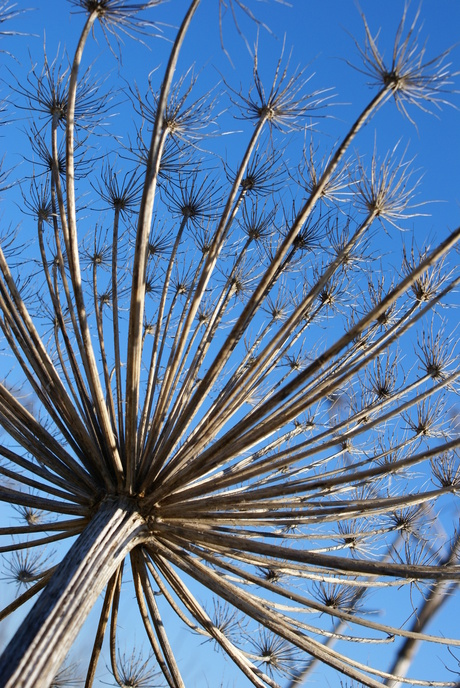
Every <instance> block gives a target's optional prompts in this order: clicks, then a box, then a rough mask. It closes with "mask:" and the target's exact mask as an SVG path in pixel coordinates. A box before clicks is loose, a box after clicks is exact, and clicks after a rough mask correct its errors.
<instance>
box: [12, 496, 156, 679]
mask: <svg viewBox="0 0 460 688" xmlns="http://www.w3.org/2000/svg"><path fill="white" fill-rule="evenodd" d="M135 506H136V505H135V503H134V502H133V501H132V500H129V499H127V498H124V497H122V498H117V499H107V500H106V501H104V502H103V503H102V505H101V507H100V508H99V510H98V511H97V513H96V514H95V516H94V517H93V518H91V520H90V521H89V523H88V525H87V527H86V528H85V530H84V531H83V532H82V534H81V535H80V536H79V538H78V539H77V540H76V542H75V543H74V545H73V546H72V547H71V549H70V550H69V552H68V554H67V555H66V556H65V557H64V559H63V561H62V563H61V565H60V566H59V567H58V569H57V570H56V572H55V574H54V575H53V577H52V579H51V580H50V582H49V584H48V585H47V586H46V588H45V590H44V591H43V593H42V594H41V596H40V598H39V599H38V601H37V602H36V604H35V605H34V607H33V608H32V610H31V611H30V613H29V614H28V616H27V617H26V619H25V620H24V622H23V623H22V625H21V626H20V628H19V629H18V631H17V632H16V634H15V636H14V637H13V639H12V640H11V642H10V643H9V645H8V647H7V648H6V650H5V652H4V653H3V655H2V657H1V658H0V677H1V678H0V686H1V687H2V688H13V686H14V688H47V687H48V686H49V685H50V683H51V681H52V679H53V677H54V675H55V673H56V671H57V670H58V668H59V666H60V664H61V663H62V661H63V660H64V658H65V656H66V654H67V652H68V651H69V649H70V647H71V645H72V643H73V641H74V639H75V637H76V636H77V634H78V632H79V630H80V628H81V627H82V625H83V623H84V621H85V619H86V617H87V616H88V614H89V612H90V611H91V609H92V607H93V604H94V603H95V602H96V600H97V598H98V597H99V595H100V594H101V592H102V590H103V589H104V586H105V585H106V584H107V582H108V581H109V580H110V578H111V576H112V574H113V573H114V571H115V570H116V569H117V567H118V566H119V565H120V563H121V562H122V560H123V559H124V557H125V556H126V554H127V553H128V552H129V551H130V550H131V549H132V548H133V547H134V546H135V545H136V544H137V543H138V542H139V541H140V540H142V538H143V535H144V534H145V533H146V525H145V522H144V519H143V518H142V516H141V515H140V514H139V513H138V512H137V510H136V508H135Z"/></svg>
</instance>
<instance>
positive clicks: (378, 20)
mask: <svg viewBox="0 0 460 688" xmlns="http://www.w3.org/2000/svg"><path fill="white" fill-rule="evenodd" d="M18 4H19V6H21V7H22V6H24V7H26V6H27V5H28V3H27V1H26V0H21V2H20V3H18ZM187 4H188V3H187V2H185V1H184V0H171V1H170V2H169V3H166V4H165V5H164V6H160V7H159V8H158V9H156V10H155V11H154V12H153V13H152V16H153V17H155V19H156V21H158V25H159V28H161V31H162V34H161V37H160V38H158V39H154V40H153V39H150V38H145V43H146V44H147V45H142V44H141V43H139V42H136V41H133V40H131V39H129V38H127V39H126V40H125V46H123V55H124V57H123V64H122V65H119V64H117V62H116V60H115V59H114V57H113V55H112V54H111V53H110V51H109V49H108V48H107V45H106V43H105V41H104V39H103V37H102V36H101V34H100V31H99V30H98V29H96V37H97V38H98V43H97V44H95V45H92V47H91V48H90V50H89V57H88V62H87V64H89V63H90V62H92V61H94V70H95V72H96V73H97V74H98V75H99V76H101V77H104V76H105V75H107V76H108V83H113V80H116V81H118V83H119V86H120V92H119V93H116V94H115V99H114V101H116V104H115V105H114V108H113V112H112V114H113V115H115V113H117V112H119V113H120V115H119V116H118V117H115V116H113V117H110V118H109V120H108V124H107V127H106V131H107V132H108V133H117V134H124V135H125V136H126V134H125V130H126V129H127V131H128V132H131V133H132V131H133V130H132V127H131V125H130V123H129V121H128V120H129V117H130V116H131V114H133V113H132V107H131V106H130V105H127V103H126V102H125V99H124V98H123V96H122V92H121V89H122V88H124V87H125V85H126V83H128V84H129V85H131V86H133V85H134V83H137V84H138V86H139V89H140V91H141V92H143V91H144V90H145V89H146V80H147V77H148V74H149V73H150V72H152V70H154V69H157V72H156V75H154V76H153V78H154V79H158V80H159V79H160V76H161V73H162V66H163V65H164V63H165V60H166V58H167V52H168V46H169V43H168V39H169V38H171V36H173V35H174V30H173V28H172V26H173V25H175V24H177V23H178V22H179V21H180V19H181V17H182V15H183V13H184V11H185V8H186V7H187ZM33 5H34V8H35V9H34V10H33V11H30V12H27V13H25V14H24V15H23V16H22V17H21V18H20V20H15V22H14V27H15V28H17V29H18V30H20V31H21V32H23V33H24V34H26V35H23V36H16V37H14V38H12V37H11V38H10V37H6V38H5V39H4V41H3V49H4V50H5V51H9V52H10V53H12V55H14V58H15V59H13V57H12V56H9V55H7V54H6V53H4V54H3V55H2V56H1V57H2V61H3V63H4V65H5V66H7V67H8V68H9V69H10V70H11V72H12V73H13V74H15V75H18V78H19V79H24V78H25V75H26V74H27V71H28V69H29V68H30V64H31V60H32V63H33V62H35V61H37V62H39V63H40V61H41V59H42V54H43V50H42V48H43V42H44V40H46V46H47V52H48V57H49V58H53V57H54V56H55V55H56V53H57V50H58V47H59V46H60V49H61V50H62V49H63V48H64V47H66V48H67V50H68V52H69V54H72V49H73V48H74V46H75V43H76V40H77V36H78V30H79V27H80V26H81V25H82V16H81V15H79V14H73V15H70V14H69V9H70V4H69V3H67V2H65V1H64V0H35V1H34V2H33ZM291 5H292V6H291V7H287V6H286V4H281V3H276V2H274V1H273V0H272V1H271V2H270V1H268V2H252V3H251V7H253V8H254V11H255V12H256V13H257V15H258V16H260V18H261V20H263V22H265V23H266V24H267V26H268V27H269V28H270V29H271V32H269V31H267V30H265V29H264V28H261V29H260V34H259V54H260V69H261V73H262V75H264V76H266V77H267V78H270V75H271V74H272V73H273V70H274V68H275V66H276V63H277V60H278V58H279V56H280V53H281V50H282V46H283V42H285V49H284V54H285V55H288V54H289V53H290V51H291V48H292V54H291V58H290V64H291V66H292V67H293V68H294V67H296V66H297V65H300V66H301V67H305V68H306V75H310V74H311V81H310V83H311V88H312V89H313V90H321V89H332V90H331V91H330V92H329V91H328V94H330V95H331V100H330V103H331V107H330V108H329V109H328V111H327V115H328V117H327V118H324V119H320V120H319V122H318V123H317V125H316V128H315V132H316V133H315V134H314V136H315V140H318V142H319V143H320V145H321V146H323V147H324V149H325V150H326V149H328V148H332V147H333V145H334V143H335V142H336V141H337V140H338V139H339V137H340V136H343V134H344V133H345V132H346V131H347V128H348V126H349V125H350V124H351V123H352V122H353V120H354V119H355V117H356V116H357V114H358V113H359V112H360V110H361V109H362V107H363V106H364V105H365V104H366V103H367V102H368V101H369V99H370V98H371V90H370V89H369V86H368V85H367V84H366V77H365V76H363V75H362V74H360V73H359V72H358V71H356V70H354V69H352V68H351V67H350V65H349V64H347V60H348V61H350V62H351V63H353V64H356V65H360V62H359V60H360V58H359V55H358V52H357V49H356V47H355V45H354V41H353V38H356V39H357V40H358V41H361V40H362V38H363V35H364V31H363V26H362V20H361V17H360V13H359V10H358V7H357V5H356V4H355V2H353V0H323V2H321V3H320V2H311V1H310V0H293V2H292V3H291ZM360 5H361V8H362V10H363V12H364V14H365V15H366V17H367V20H368V23H369V25H370V28H371V30H373V31H374V32H376V31H377V30H378V29H379V28H381V35H380V39H379V45H382V46H385V53H386V54H388V55H390V53H391V47H392V41H393V38H394V35H395V32H396V29H397V26H398V23H399V20H400V17H401V13H402V10H403V6H404V2H403V0H386V1H385V2H378V1H377V0H362V1H361V3H360ZM417 7H418V4H417V3H416V2H412V4H411V7H410V16H411V17H412V16H413V13H414V12H415V11H416V9H417ZM227 15H228V16H227V17H225V23H224V27H223V29H224V33H223V38H224V44H225V47H226V49H227V51H228V53H229V56H230V58H231V62H230V60H229V59H228V58H226V57H225V55H224V54H223V52H222V48H221V45H220V41H219V35H218V18H217V10H216V7H214V3H211V2H209V0H203V4H202V7H201V8H200V10H199V11H198V13H197V16H196V18H195V19H194V23H193V26H192V29H191V33H190V36H189V38H188V39H187V41H186V43H185V45H184V49H183V52H182V55H181V60H180V63H179V71H181V70H182V71H184V70H186V69H188V68H189V67H190V66H191V65H192V64H195V71H196V72H197V73H199V80H198V85H197V88H198V92H200V89H201V90H202V92H205V91H206V90H207V89H209V88H210V87H215V90H216V93H217V92H218V91H219V90H221V89H223V90H225V86H223V84H222V76H223V77H224V78H225V81H226V82H227V83H229V84H231V85H232V87H233V88H235V89H237V90H238V89H239V87H240V84H242V85H243V88H244V86H247V85H248V84H249V83H250V79H251V70H252V57H251V55H250V53H249V51H248V49H247V46H246V45H245V42H244V41H243V39H242V38H241V37H240V36H239V35H238V33H237V32H236V31H235V27H234V25H233V24H232V21H231V18H230V16H229V13H227ZM421 17H422V18H423V29H422V34H421V35H422V40H424V39H425V38H426V39H427V58H428V59H429V58H430V57H433V56H436V55H438V54H440V53H442V52H443V51H444V50H445V49H446V48H448V47H449V46H452V45H454V44H455V43H456V42H457V41H458V38H459V27H460V2H458V0H425V1H424V2H423V3H422V6H421ZM240 19H241V28H242V30H243V32H245V33H246V35H247V36H248V37H249V38H248V40H249V43H250V45H253V43H254V40H255V31H254V28H255V27H254V25H253V24H252V23H250V22H249V23H248V22H247V20H246V19H245V18H244V16H241V15H240ZM115 49H116V46H115ZM28 53H30V58H29V54H28ZM459 55H460V48H456V49H454V50H453V51H452V54H451V58H449V59H448V61H452V62H453V63H454V64H456V65H457V67H458V65H459V63H460V60H459ZM3 78H4V79H5V81H6V82H8V80H10V79H11V77H10V76H9V75H8V73H7V72H5V70H3ZM2 93H3V95H5V94H6V93H8V88H7V86H6V85H4V86H3V88H2ZM447 97H448V98H449V96H447ZM11 100H12V105H11V106H10V109H9V111H8V112H11V113H14V115H13V114H12V120H14V121H11V123H10V125H9V126H8V127H7V128H5V129H4V130H3V132H2V136H3V138H2V141H1V142H0V145H1V146H2V148H3V151H4V152H5V157H6V159H5V167H6V168H9V167H13V166H14V165H16V164H18V163H19V162H20V161H21V160H22V156H23V155H24V150H25V148H24V146H25V143H26V137H25V136H24V135H23V134H21V133H19V134H18V133H17V131H18V130H21V129H23V128H24V127H25V125H26V121H25V119H24V117H25V115H24V113H23V112H21V111H20V110H18V109H15V107H14V100H15V98H14V97H12V98H11ZM451 100H452V102H453V103H456V104H457V105H458V104H459V98H458V96H455V95H453V96H452V97H451ZM224 103H225V105H226V106H228V101H227V102H225V98H224ZM223 107H224V106H223ZM411 114H413V116H414V119H415V120H416V122H417V128H416V127H415V126H414V125H413V124H411V123H410V122H408V121H407V120H405V119H404V118H403V117H402V115H401V113H400V112H398V111H397V109H396V108H395V107H394V105H393V104H388V105H387V106H386V107H385V108H384V109H382V110H380V111H379V112H378V113H377V114H376V116H375V117H374V118H373V119H372V120H371V122H370V123H369V124H368V125H367V126H366V128H365V130H364V131H363V132H361V134H360V137H359V139H358V140H357V142H356V147H357V148H358V149H359V150H362V151H363V152H365V154H366V155H367V156H369V151H372V148H373V146H374V141H375V140H376V141H377V146H378V150H379V151H380V153H381V155H382V156H384V155H385V153H386V150H387V149H388V148H392V147H393V146H395V144H396V143H397V142H398V141H399V140H401V143H400V144H399V145H400V148H401V150H403V149H405V147H406V146H408V152H407V157H408V158H412V157H415V158H416V161H415V167H416V168H417V169H420V174H421V175H423V178H422V183H421V186H420V198H421V199H423V200H425V199H426V200H433V201H436V203H433V204H432V205H428V206H427V207H426V209H424V212H425V211H426V212H428V213H430V214H431V216H430V217H426V218H420V219H417V220H416V221H413V222H408V223H406V229H407V231H412V230H413V231H414V232H415V235H416V236H417V237H422V238H423V237H425V236H427V235H428V236H431V237H432V238H433V241H434V240H435V239H438V238H441V237H442V236H444V235H445V233H446V231H447V229H448V228H450V229H453V228H454V227H455V226H456V225H457V224H458V217H459V204H460V184H459V180H460V136H459V133H458V132H459V130H460V127H459V114H458V111H457V110H455V109H454V108H453V107H448V106H444V107H443V110H442V112H440V113H439V118H437V117H433V116H430V115H428V114H426V113H423V112H419V111H417V110H412V111H411ZM8 118H9V115H8V117H6V119H8ZM222 122H223V125H222V127H223V131H222V132H221V134H222V133H226V136H220V137H219V138H218V139H217V140H214V141H213V142H212V144H210V145H212V146H213V147H214V148H215V149H216V150H217V151H218V152H219V154H220V155H222V156H225V157H226V158H227V159H228V160H229V161H231V160H232V159H233V158H232V156H233V155H234V154H235V151H238V150H239V145H240V142H241V141H242V140H244V138H245V134H246V132H247V125H246V124H243V123H241V122H240V121H239V120H237V121H234V120H232V119H231V118H230V116H229V115H228V113H224V114H223V117H222ZM227 132H230V133H227ZM376 132H378V134H377V135H376ZM126 140H127V139H126V138H125V139H124V141H126ZM103 145H104V137H102V138H101V146H103ZM288 154H289V155H290V154H291V153H290V152H289V153H288ZM18 169H19V170H20V169H21V168H18ZM8 203H10V202H9V201H8ZM1 211H2V220H3V221H4V222H7V223H8V222H10V221H11V219H12V218H13V217H14V213H15V211H12V206H11V205H8V204H7V203H6V202H3V205H2V206H1ZM23 227H24V231H25V233H26V235H27V232H29V231H33V229H29V225H28V220H27V218H25V219H24V220H23ZM392 236H393V240H394V241H395V246H396V250H397V249H399V247H400V246H399V243H398V242H400V241H401V239H400V238H399V237H398V235H397V234H394V235H392ZM10 592H11V590H9V591H7V592H5V591H4V592H3V593H2V596H3V595H9V594H10ZM126 604H127V607H128V609H127V617H126V618H128V619H129V621H128V622H127V623H126V624H125V626H126V627H125V628H124V632H125V633H126V636H127V637H128V636H132V635H133V631H132V627H133V621H132V618H131V614H130V610H129V601H128V602H127V603H126ZM133 606H134V604H133ZM451 610H452V611H450V613H448V614H446V615H445V616H444V618H443V619H442V620H440V621H439V622H436V623H437V625H441V627H443V628H446V634H448V633H449V631H448V630H447V629H448V619H449V618H450V619H455V618H457V617H458V612H459V611H460V608H459V605H458V601H457V602H456V603H454V605H453V606H452V608H451ZM442 624H444V626H443V625H442ZM136 626H137V622H136ZM450 632H452V633H453V632H455V631H450ZM137 633H138V634H139V635H140V634H141V630H140V625H139V631H138V632H137V631H136V634H137ZM173 640H174V642H175V643H176V644H177V646H178V647H180V648H181V650H180V651H181V653H182V656H183V666H184V667H185V672H184V673H185V675H186V676H188V677H189V679H188V681H187V687H188V686H190V687H192V688H207V687H208V686H209V688H214V686H218V685H219V684H218V681H220V679H221V678H224V684H223V685H224V686H227V685H228V686H232V685H234V686H241V687H242V686H245V685H246V684H245V682H244V680H243V679H240V678H237V677H238V676H239V674H238V673H236V671H234V670H233V668H232V667H231V665H230V663H229V662H227V663H224V664H222V657H221V656H220V658H219V661H217V660H216V663H215V665H212V663H213V660H214V657H213V654H212V653H211V652H210V648H209V647H208V646H207V645H206V646H204V647H203V646H202V645H201V641H200V640H199V639H198V640H197V641H196V640H195V639H193V638H192V636H191V634H190V633H189V632H188V631H184V630H179V629H178V630H177V632H176V631H174V632H173ZM85 645H86V640H85V637H82V638H81V639H80V645H79V647H80V651H83V649H84V648H85ZM198 653H202V656H203V658H204V659H203V660H201V659H200V660H198V659H196V657H198V656H199V655H198ZM206 657H207V659H206ZM423 660H424V658H423V657H421V658H419V660H418V661H419V664H418V666H417V665H416V666H417V670H418V673H419V674H420V673H421V674H422V675H423V671H424V668H425V665H424V664H423ZM211 665H212V666H211ZM440 678H441V677H440ZM446 678H451V674H449V673H448V672H446ZM101 680H102V682H101V683H100V685H103V681H105V680H107V678H106V677H104V676H102V679H101ZM311 685H313V686H316V685H317V686H325V685H330V686H331V688H336V686H338V683H337V680H336V678H334V677H333V676H332V675H331V674H330V673H328V672H327V671H324V672H323V670H318V672H317V673H316V674H315V678H314V680H313V682H312V683H311Z"/></svg>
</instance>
